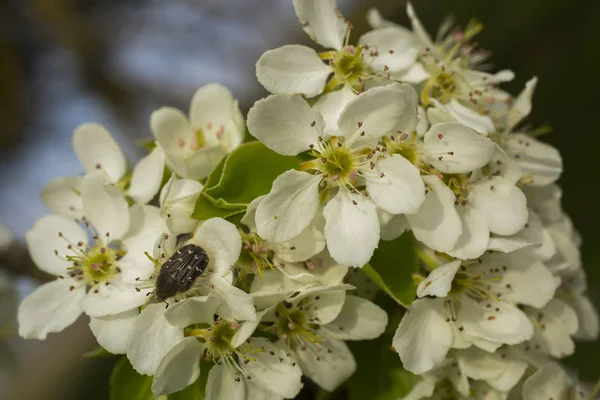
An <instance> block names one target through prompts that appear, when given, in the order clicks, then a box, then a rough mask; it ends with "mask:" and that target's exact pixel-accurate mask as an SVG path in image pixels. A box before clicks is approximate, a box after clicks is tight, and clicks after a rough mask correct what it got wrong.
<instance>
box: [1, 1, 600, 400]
mask: <svg viewBox="0 0 600 400" xmlns="http://www.w3.org/2000/svg"><path fill="white" fill-rule="evenodd" d="M340 3H341V9H342V11H343V12H344V14H345V15H346V16H348V17H349V18H350V19H351V20H352V21H353V22H354V24H355V26H356V33H357V34H358V33H361V32H363V31H365V30H366V29H367V26H366V23H365V21H364V11H366V9H368V8H369V7H372V6H377V7H379V8H380V9H381V11H382V13H383V15H384V16H385V17H386V18H388V19H392V20H394V21H396V22H399V23H401V24H404V25H408V18H407V17H406V15H405V12H404V3H403V2H402V1H400V0H397V1H396V0H394V1H389V0H346V1H341V2H340ZM414 5H415V8H416V10H417V13H418V14H419V16H420V17H421V18H422V20H423V22H424V25H425V26H426V28H427V29H428V30H429V31H430V33H432V34H435V31H436V30H437V27H438V26H439V24H440V23H441V21H442V20H443V18H444V17H445V16H446V15H447V14H449V13H453V14H454V15H455V16H456V19H457V22H458V23H460V24H462V25H465V24H466V23H467V22H468V21H469V20H470V19H471V18H472V17H477V18H478V19H480V20H481V21H483V22H484V25H485V30H484V32H483V33H482V34H481V35H480V36H479V43H480V44H481V45H482V46H483V47H485V48H487V49H489V50H492V52H493V54H494V56H493V61H494V63H495V66H496V68H497V69H504V68H508V69H512V70H513V71H514V72H515V73H516V75H517V78H516V79H515V81H514V82H511V83H510V84H508V85H506V86H505V88H506V89H508V90H510V91H511V92H512V93H513V94H516V93H518V92H519V91H520V90H521V88H522V87H523V85H524V83H525V81H527V80H528V79H529V78H531V77H532V76H534V75H537V76H538V77H539V83H538V87H537V89H536V93H535V96H534V109H533V114H532V116H531V117H530V122H531V123H532V125H533V126H534V127H535V126H539V125H542V124H546V123H547V124H550V125H551V126H552V127H553V128H554V131H553V133H551V134H548V135H546V136H545V138H544V139H545V140H546V141H548V142H550V143H552V144H553V145H555V146H556V147H558V149H559V150H560V151H561V153H562V155H563V157H564V162H565V173H564V175H563V177H562V179H561V181H560V184H561V186H562V187H563V189H564V200H563V204H564V208H565V210H566V211H567V212H568V213H569V215H570V216H571V217H572V219H573V221H574V223H575V226H576V227H577V228H578V229H579V231H580V232H581V234H582V236H583V239H584V247H583V259H584V265H585V267H586V269H587V272H588V276H589V287H590V289H589V293H590V296H591V297H592V299H593V301H594V302H595V304H596V305H597V306H600V268H599V267H597V264H599V263H600V253H595V250H596V249H600V231H599V230H598V229H597V224H599V223H600V211H599V208H598V207H597V204H598V200H597V199H598V198H599V196H600V191H599V190H598V189H597V187H596V184H597V183H596V181H595V179H596V174H595V170H594V165H596V162H597V161H598V159H599V158H598V155H597V154H596V151H600V134H598V133H597V132H596V130H597V129H596V125H597V122H596V119H595V117H596V116H597V114H596V112H598V109H599V108H600V103H599V102H598V100H597V96H598V93H600V83H599V82H600V79H599V78H598V72H599V71H600V70H599V68H600V67H599V65H600V29H598V26H599V25H598V24H599V22H598V21H600V2H599V1H597V0H587V1H586V0H579V1H574V0H527V1H525V0H504V1H495V2H492V1H481V0H445V1H441V0H415V1H414ZM294 42H303V43H308V40H307V39H306V38H305V36H304V35H303V33H302V31H301V29H300V27H299V25H298V24H297V22H296V19H295V16H294V13H293V9H292V5H291V0H289V1H288V0H179V1H177V0H170V1H158V0H157V1H141V0H137V1H136V0H3V2H1V3H0V127H1V128H0V182H1V183H2V184H1V186H0V204H2V206H1V207H0V221H2V222H4V223H7V224H8V225H9V226H10V227H11V228H12V230H13V231H14V232H15V234H16V235H17V238H20V239H22V235H23V234H24V232H25V231H26V230H27V229H29V228H30V227H31V226H32V224H33V223H34V221H35V220H36V219H37V218H39V217H40V216H41V215H43V214H44V213H45V212H46V211H45V208H44V206H43V204H42V203H41V201H40V199H39V191H40V190H41V188H42V187H43V185H44V184H45V183H46V182H47V181H48V180H49V179H51V178H52V177H57V176H64V175H74V174H77V173H80V172H81V167H80V166H79V164H78V162H77V159H76V156H75V155H74V154H73V152H72V150H71V148H70V140H71V139H70V138H71V132H72V130H73V128H74V127H75V126H77V125H78V124H80V123H82V122H86V121H95V122H100V123H103V124H105V125H107V126H108V127H109V129H110V130H111V131H112V132H113V133H115V136H116V137H117V140H118V141H119V142H120V143H121V144H122V145H123V146H124V148H125V151H126V153H128V154H129V155H130V156H131V157H132V159H134V160H135V159H137V157H139V155H140V154H141V153H142V150H141V149H140V148H138V147H137V146H135V144H134V142H135V140H137V139H140V138H144V137H148V135H150V131H149V128H148V117H149V114H150V112H151V111H152V110H153V109H154V108H158V107H160V106H162V105H171V106H178V107H181V108H182V109H184V110H185V109H187V106H188V104H189V99H190V98H191V95H192V94H193V92H194V91H195V89H196V88H198V87H200V86H201V85H203V84H206V83H209V82H211V81H217V82H220V83H222V84H225V85H227V86H229V87H230V88H231V89H232V91H233V92H234V94H235V95H236V97H238V98H239V99H240V104H241V106H242V110H243V111H247V110H248V108H249V107H250V106H251V104H252V103H253V101H255V100H256V99H258V98H260V97H262V96H263V95H264V94H265V91H264V89H262V88H261V87H260V85H259V84H258V83H257V82H256V80H255V78H254V63H255V61H256V60H257V58H258V57H259V55H260V54H261V53H262V52H263V51H265V50H267V49H270V48H274V47H277V46H280V45H283V44H285V43H294ZM26 264H27V263H26V261H22V262H21V263H17V265H19V266H22V268H13V272H16V273H17V274H18V273H19V272H29V271H30V269H29V267H28V266H27V265H26ZM17 282H18V283H19V288H20V289H21V292H22V293H23V292H26V291H27V290H31V284H30V283H28V282H30V281H28V280H26V279H23V278H19V279H18V280H17ZM28 288H29V289H28ZM13 345H14V347H15V350H16V354H17V365H16V366H15V368H14V374H13V375H11V378H10V379H9V382H12V383H13V386H14V392H13V394H12V395H11V397H10V398H18V399H23V400H28V399H39V398H45V399H47V400H50V399H58V398H60V399H82V398H85V399H106V398H107V396H108V388H107V381H108V374H109V372H110V368H111V366H112V365H113V362H114V360H113V359H100V360H96V361H90V360H84V359H82V358H81V357H80V354H81V353H83V352H85V351H88V350H90V349H93V348H94V341H93V338H92V337H91V334H90V333H89V331H88V329H87V322H86V321H79V323H78V324H76V325H75V326H73V327H71V328H69V329H67V330H66V331H65V332H64V333H62V334H60V335H51V337H50V338H49V340H47V341H46V342H43V343H38V342H33V343H32V342H27V343H25V342H23V341H19V340H15V341H14V343H13ZM599 356H600V343H579V344H578V347H577V353H576V355H575V356H573V357H570V358H569V359H568V360H567V362H568V363H569V364H570V365H572V366H573V367H574V368H576V369H577V370H578V371H579V372H580V374H581V377H582V378H584V379H588V380H595V379H597V378H598V376H599V375H600V367H599V365H600V364H599V363H598V362H597V359H598V357H599ZM4 382H5V380H2V383H4ZM9 390H11V389H9V388H7V385H4V384H3V385H2V388H0V396H2V395H6V394H7V393H8V391H9ZM310 391H311V389H310V388H308V389H307V390H306V392H307V393H306V394H308V393H309V392H310ZM366 400H368V399H366Z"/></svg>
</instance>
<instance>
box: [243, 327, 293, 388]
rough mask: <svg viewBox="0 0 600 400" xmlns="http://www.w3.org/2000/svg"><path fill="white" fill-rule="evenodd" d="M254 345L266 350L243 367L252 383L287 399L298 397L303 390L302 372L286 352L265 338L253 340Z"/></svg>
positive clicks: (256, 354)
mask: <svg viewBox="0 0 600 400" xmlns="http://www.w3.org/2000/svg"><path fill="white" fill-rule="evenodd" d="M252 344H254V345H256V346H260V347H262V348H264V351H262V352H259V353H255V354H253V355H252V358H253V359H251V360H250V362H248V364H244V366H243V367H242V368H243V370H244V371H245V372H247V373H248V375H250V376H251V377H252V383H253V384H255V385H258V386H259V387H262V388H263V389H267V390H269V391H271V392H274V393H277V394H278V395H280V396H282V397H284V398H286V399H287V398H290V399H291V398H294V397H296V395H298V393H299V392H300V389H302V382H301V381H300V378H301V377H302V371H300V368H299V367H298V366H297V365H296V363H295V362H294V361H293V359H291V358H290V357H289V356H288V355H286V350H285V349H284V348H282V347H279V346H277V345H276V344H274V343H271V342H269V340H268V339H263V338H253V339H252ZM282 360H283V361H282Z"/></svg>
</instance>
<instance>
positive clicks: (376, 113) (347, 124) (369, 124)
mask: <svg viewBox="0 0 600 400" xmlns="http://www.w3.org/2000/svg"><path fill="white" fill-rule="evenodd" d="M418 105H419V98H418V96H417V92H415V90H414V89H413V88H412V87H411V86H410V85H408V84H399V83H393V84H391V85H387V86H382V87H376V88H373V89H369V90H367V91H366V92H362V93H361V94H359V95H358V96H357V97H356V98H355V99H354V100H352V101H350V102H349V103H348V105H346V108H345V109H344V111H342V113H341V114H340V118H339V119H338V123H337V124H338V126H339V128H340V134H341V135H343V136H348V137H350V136H351V135H354V136H353V137H355V138H358V139H360V140H368V139H376V140H378V139H380V138H382V137H383V136H386V135H390V134H395V133H397V132H399V131H400V132H405V133H410V132H412V131H413V130H415V128H416V127H417V124H418V123H419V117H418V110H417V107H418ZM363 132H364V135H363Z"/></svg>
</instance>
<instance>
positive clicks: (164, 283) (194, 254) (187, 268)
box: [155, 244, 209, 307]
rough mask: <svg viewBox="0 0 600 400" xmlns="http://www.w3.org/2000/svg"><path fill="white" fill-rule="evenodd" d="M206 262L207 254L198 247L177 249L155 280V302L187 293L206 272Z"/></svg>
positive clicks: (192, 245)
mask: <svg viewBox="0 0 600 400" xmlns="http://www.w3.org/2000/svg"><path fill="white" fill-rule="evenodd" d="M208 262H209V258H208V254H206V251H204V249H203V248H202V247H200V246H196V245H195V244H187V245H185V246H182V247H180V248H179V249H177V250H176V251H175V253H174V254H173V255H172V256H171V257H169V259H168V260H167V261H165V262H164V263H163V265H162V266H161V268H160V272H159V273H158V277H157V278H156V286H155V296H156V300H158V301H165V299H167V298H169V297H173V296H176V295H177V294H180V293H185V292H187V291H188V290H189V289H190V288H191V287H192V285H193V284H194V282H195V281H196V279H197V278H198V277H199V276H200V275H202V273H203V272H204V271H205V270H206V267H207V266H208ZM168 306H169V305H168V303H167V307H168Z"/></svg>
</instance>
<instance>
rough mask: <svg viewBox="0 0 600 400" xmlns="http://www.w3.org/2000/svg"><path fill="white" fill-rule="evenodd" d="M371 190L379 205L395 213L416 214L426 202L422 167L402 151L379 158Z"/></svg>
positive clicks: (370, 192)
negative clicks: (418, 167)
mask: <svg viewBox="0 0 600 400" xmlns="http://www.w3.org/2000/svg"><path fill="white" fill-rule="evenodd" d="M373 172H374V177H373V178H370V177H369V178H368V179H367V191H368V192H369V194H370V195H371V197H372V198H373V201H374V202H375V204H377V205H378V206H379V207H381V208H382V209H384V210H385V211H387V212H389V213H392V214H415V213H417V212H418V211H419V208H420V207H421V204H423V201H425V191H424V184H423V180H422V179H421V174H420V172H419V170H418V169H417V168H416V167H415V166H414V165H412V164H411V163H410V161H408V160H407V159H405V158H404V157H402V156H401V155H399V154H393V155H392V156H391V157H388V158H385V159H383V160H381V161H378V162H377V163H376V164H375V169H374V170H373Z"/></svg>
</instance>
